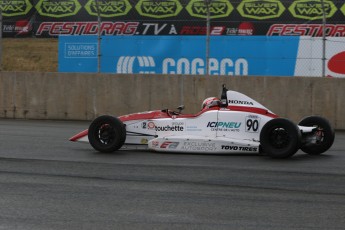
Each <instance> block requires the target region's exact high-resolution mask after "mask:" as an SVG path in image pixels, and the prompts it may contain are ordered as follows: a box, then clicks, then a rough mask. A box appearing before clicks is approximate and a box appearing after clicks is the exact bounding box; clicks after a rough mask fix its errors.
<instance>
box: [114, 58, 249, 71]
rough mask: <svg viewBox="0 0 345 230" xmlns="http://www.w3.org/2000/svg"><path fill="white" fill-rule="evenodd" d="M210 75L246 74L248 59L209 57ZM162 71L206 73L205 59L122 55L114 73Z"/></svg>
mask: <svg viewBox="0 0 345 230" xmlns="http://www.w3.org/2000/svg"><path fill="white" fill-rule="evenodd" d="M208 69H209V74H211V75H248V61H247V60H246V59H244V58H239V59H236V60H232V59H230V58H224V59H216V58H210V59H209V68H208ZM136 72H138V73H162V74H206V61H205V60H204V59H202V58H194V59H187V58H178V59H175V58H165V59H163V61H161V62H160V61H158V60H155V59H154V58H153V57H152V56H122V57H120V58H119V59H118V61H117V63H116V73H123V74H124V73H126V74H128V73H136Z"/></svg>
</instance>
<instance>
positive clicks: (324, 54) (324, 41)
mask: <svg viewBox="0 0 345 230" xmlns="http://www.w3.org/2000/svg"><path fill="white" fill-rule="evenodd" d="M321 7H322V76H321V77H325V76H326V23H327V22H326V12H325V2H324V0H321Z"/></svg>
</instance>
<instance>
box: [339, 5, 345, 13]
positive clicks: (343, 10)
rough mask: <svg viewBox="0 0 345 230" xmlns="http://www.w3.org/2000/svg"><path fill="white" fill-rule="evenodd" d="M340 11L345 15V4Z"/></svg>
mask: <svg viewBox="0 0 345 230" xmlns="http://www.w3.org/2000/svg"><path fill="white" fill-rule="evenodd" d="M340 11H341V12H342V13H343V14H344V15H345V4H344V5H343V6H342V7H341V8H340Z"/></svg>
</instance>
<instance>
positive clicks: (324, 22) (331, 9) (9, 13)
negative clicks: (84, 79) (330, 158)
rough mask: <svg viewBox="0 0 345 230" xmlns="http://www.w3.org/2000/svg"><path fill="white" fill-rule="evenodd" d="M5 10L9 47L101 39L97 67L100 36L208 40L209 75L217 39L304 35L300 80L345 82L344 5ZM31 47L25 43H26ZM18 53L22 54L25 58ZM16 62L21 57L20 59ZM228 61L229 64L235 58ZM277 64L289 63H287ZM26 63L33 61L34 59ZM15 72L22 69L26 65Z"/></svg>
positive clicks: (118, 2) (216, 3)
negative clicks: (76, 38) (87, 37)
mask: <svg viewBox="0 0 345 230" xmlns="http://www.w3.org/2000/svg"><path fill="white" fill-rule="evenodd" d="M0 10H1V13H2V25H1V28H2V37H3V38H5V39H6V40H7V41H6V45H8V46H10V45H11V40H13V39H14V38H30V42H33V43H35V42H38V43H39V42H41V41H44V42H47V41H46V40H44V39H35V38H49V39H52V40H53V39H56V38H58V37H59V36H61V35H73V36H78V35H96V36H98V38H99V39H98V41H99V42H98V44H99V45H98V50H99V52H98V55H99V56H98V58H99V61H98V63H101V61H102V58H104V57H103V56H102V53H101V52H100V47H101V43H102V39H101V36H124V35H126V36H156V38H155V39H157V41H159V39H160V37H161V36H177V37H181V39H182V38H183V37H184V36H205V38H206V39H205V43H204V46H205V47H204V49H205V54H204V57H203V58H204V59H205V62H206V65H205V68H206V71H205V72H206V73H209V72H210V71H209V67H210V63H209V60H210V58H212V52H213V51H212V46H211V45H210V41H211V38H212V37H215V36H224V37H229V36H230V37H237V36H241V37H251V36H265V37H280V36H284V37H291V36H299V37H300V40H299V43H300V44H299V49H298V51H297V54H296V59H297V61H298V62H297V63H296V71H295V73H294V74H295V75H299V76H322V77H325V76H335V77H342V76H343V75H345V71H344V67H343V66H345V57H344V56H345V55H344V52H345V40H344V39H343V38H344V37H345V2H344V1H337V0H295V1H291V0H289V1H287V0H242V1H239V0H236V1H232V0H136V1H133V0H15V1H14V0H8V1H0ZM32 40H33V41H32ZM27 41H28V39H22V40H21V42H23V43H26V42H27ZM245 42H246V39H245V38H244V39H243V43H245ZM48 43H49V41H48ZM259 44H261V43H258V45H259ZM51 45H52V46H54V45H55V46H56V42H51ZM244 45H245V44H244ZM48 47H49V46H48ZM14 49H17V51H18V53H20V52H21V51H23V50H21V49H19V48H14ZM47 49H48V50H49V49H50V50H51V52H54V53H50V54H49V53H48V55H49V56H50V57H56V58H57V55H56V53H55V52H57V51H56V48H55V49H54V48H47ZM47 49H45V50H44V49H42V50H41V49H39V48H35V50H26V51H25V53H34V54H35V55H36V56H39V54H40V52H42V57H41V58H40V60H48V59H49V58H48V57H45V56H43V53H46V51H47ZM7 50H9V47H6V46H4V47H3V52H2V60H3V62H4V61H5V60H9V59H11V58H12V57H13V56H15V54H16V53H17V52H15V50H14V52H13V54H8V53H6V51H7ZM253 52H255V50H253ZM19 55H21V57H23V54H19ZM35 55H34V56H35ZM45 55H47V54H45ZM229 58H232V57H231V54H229ZM243 58H251V57H245V56H243ZM255 58H256V59H258V60H260V59H265V58H267V56H260V53H257V54H256V55H255ZM271 58H276V57H271ZM280 58H281V59H282V60H281V61H284V60H283V59H284V57H280ZM28 59H33V58H32V56H29V57H28ZM56 62H57V60H56ZM55 64H56V63H55ZM44 65H47V64H46V63H45V64H44ZM48 65H51V64H48ZM16 66H17V67H16V68H20V66H22V65H16ZM36 68H37V67H36ZM55 68H56V69H54V70H50V71H57V64H56V66H55ZM5 70H15V69H6V68H5ZM19 70H20V69H19ZM35 70H37V69H35ZM99 71H101V67H99Z"/></svg>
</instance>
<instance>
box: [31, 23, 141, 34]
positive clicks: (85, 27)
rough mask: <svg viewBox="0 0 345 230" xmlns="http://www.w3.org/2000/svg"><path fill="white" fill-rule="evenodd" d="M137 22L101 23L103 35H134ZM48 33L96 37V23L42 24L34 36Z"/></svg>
mask: <svg viewBox="0 0 345 230" xmlns="http://www.w3.org/2000/svg"><path fill="white" fill-rule="evenodd" d="M138 26H139V22H120V21H117V22H102V23H101V34H103V35H133V34H135V33H136V31H137V29H138ZM44 33H48V34H49V35H50V36H57V35H97V34H98V22H42V23H41V24H40V26H39V27H38V29H37V32H36V35H38V36H39V35H42V34H44Z"/></svg>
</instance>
